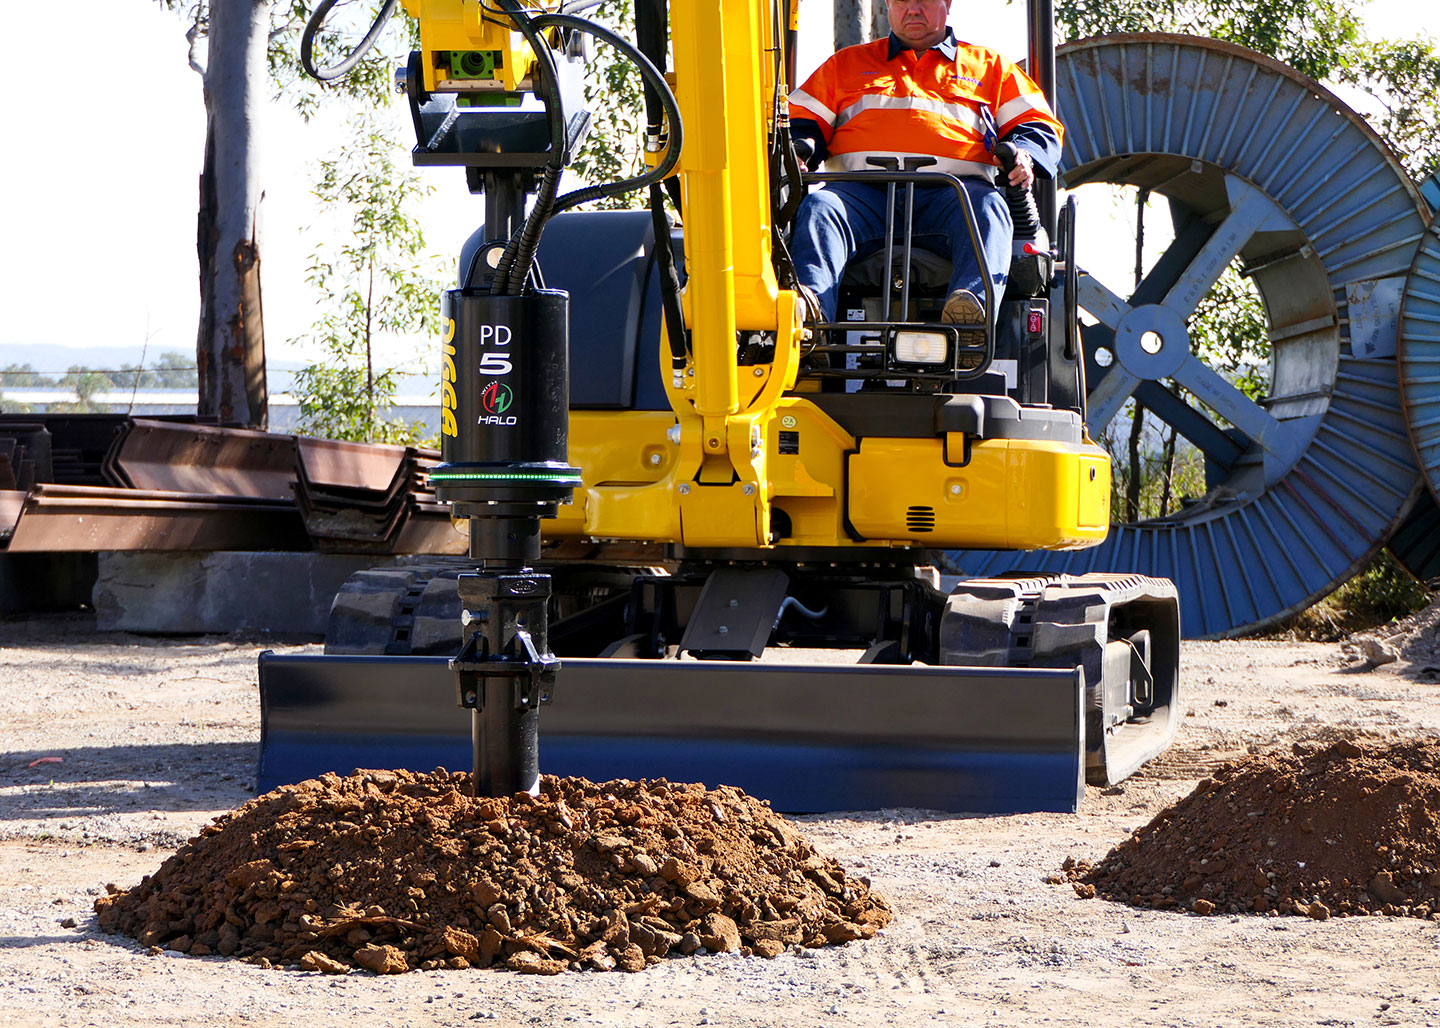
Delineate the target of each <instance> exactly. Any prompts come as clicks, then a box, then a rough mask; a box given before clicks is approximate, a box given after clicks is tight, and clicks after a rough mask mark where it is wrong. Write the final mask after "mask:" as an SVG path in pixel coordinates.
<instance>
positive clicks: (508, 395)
mask: <svg viewBox="0 0 1440 1028" xmlns="http://www.w3.org/2000/svg"><path fill="white" fill-rule="evenodd" d="M514 401H515V393H514V392H513V391H512V390H511V388H510V387H509V386H507V385H505V383H503V382H491V383H490V384H489V385H487V386H486V387H485V390H484V392H482V393H481V394H480V406H482V407H484V408H485V413H486V414H504V413H505V412H506V411H507V410H509V409H510V404H512V403H513V402H514Z"/></svg>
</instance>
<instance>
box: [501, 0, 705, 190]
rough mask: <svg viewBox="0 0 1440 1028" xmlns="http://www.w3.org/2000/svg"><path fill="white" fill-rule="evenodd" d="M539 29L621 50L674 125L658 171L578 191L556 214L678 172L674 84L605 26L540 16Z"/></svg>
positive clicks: (679, 134) (679, 131)
mask: <svg viewBox="0 0 1440 1028" xmlns="http://www.w3.org/2000/svg"><path fill="white" fill-rule="evenodd" d="M502 2H503V0H502ZM530 20H531V23H532V24H533V25H535V26H536V27H541V26H545V25H557V26H560V27H563V28H571V29H576V30H578V31H580V32H585V33H588V34H589V35H592V36H594V37H596V38H597V39H600V40H603V41H604V42H606V43H609V44H610V45H611V46H613V47H615V49H617V50H619V51H620V52H621V53H623V54H624V55H625V56H626V57H628V58H629V59H630V62H631V63H632V64H634V65H635V67H636V68H638V69H639V71H640V75H641V77H642V78H644V79H647V80H648V81H649V82H650V83H651V84H652V85H654V87H655V89H656V91H657V92H658V93H659V94H660V103H661V105H662V106H663V107H664V108H665V114H666V117H667V118H668V119H669V121H670V142H669V146H668V147H667V148H666V150H665V157H664V158H663V159H662V160H661V161H660V163H659V164H657V165H656V166H655V167H653V168H651V169H650V170H649V171H647V172H645V173H644V174H643V175H637V176H635V177H634V178H628V179H622V180H621V181H619V182H608V183H605V184H602V185H598V186H587V187H585V188H584V189H576V190H573V191H572V192H569V193H566V194H565V195H564V196H562V197H560V199H558V200H556V201H555V210H554V213H555V214H559V213H560V212H561V211H565V210H569V209H570V208H571V207H576V206H579V205H580V204H582V203H589V202H590V201H592V200H599V199H601V198H602V197H606V196H618V195H619V194H621V193H628V192H630V191H631V190H634V189H643V188H644V187H646V186H648V185H650V184H651V183H652V182H659V181H661V180H662V179H664V178H665V177H666V176H667V175H669V174H670V172H671V171H673V170H674V169H675V165H676V163H678V162H679V160H680V148H681V146H682V145H683V143H684V126H683V124H682V123H681V119H680V105H679V104H678V103H677V102H676V100H675V94H674V93H673V92H671V91H670V84H669V83H668V82H666V81H665V76H664V75H662V74H661V73H660V70H659V69H658V68H656V67H655V65H654V64H653V63H652V62H651V61H650V58H648V57H646V56H645V55H644V54H643V53H641V52H640V51H639V50H637V49H636V48H635V47H634V46H633V45H632V44H631V43H630V41H629V40H627V39H625V38H624V37H623V36H619V35H616V34H615V33H614V32H611V31H610V30H609V29H607V28H605V27H604V26H603V25H597V24H596V23H595V22H593V21H589V20H587V19H585V18H577V17H574V16H573V15H569V14H537V15H536V16H535V17H534V18H532V19H530Z"/></svg>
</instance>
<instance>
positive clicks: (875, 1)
mask: <svg viewBox="0 0 1440 1028" xmlns="http://www.w3.org/2000/svg"><path fill="white" fill-rule="evenodd" d="M889 31H890V21H889V19H888V18H887V17H886V15H885V0H835V49H836V50H840V49H842V48H844V47H847V46H854V45H856V44H857V43H868V42H870V41H871V40H872V39H879V38H880V37H881V36H883V35H885V34H886V33H887V32H889Z"/></svg>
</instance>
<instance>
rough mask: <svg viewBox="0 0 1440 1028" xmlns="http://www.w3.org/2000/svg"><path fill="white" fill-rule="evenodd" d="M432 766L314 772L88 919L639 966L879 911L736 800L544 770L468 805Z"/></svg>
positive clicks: (475, 958)
mask: <svg viewBox="0 0 1440 1028" xmlns="http://www.w3.org/2000/svg"><path fill="white" fill-rule="evenodd" d="M467 785H468V776H467V775H464V774H458V773H450V772H447V771H445V770H444V769H437V770H436V771H435V772H433V773H431V774H412V773H410V772H406V771H394V772H391V771H357V772H355V773H354V774H353V775H350V776H348V777H344V778H342V777H340V776H338V775H333V774H331V775H324V776H322V777H321V778H319V779H315V780H311V781H307V782H302V783H300V784H299V785H293V786H285V787H283V788H280V789H277V790H275V791H273V792H270V793H267V794H265V795H264V796H260V797H258V798H257V799H255V800H252V801H251V802H249V803H247V804H246V805H245V806H243V807H241V808H240V809H239V810H237V811H235V812H234V813H232V814H229V815H226V816H225V817H223V818H219V819H217V820H216V822H215V823H214V824H211V825H209V826H207V827H206V828H205V829H204V830H203V831H202V832H201V833H200V835H199V836H197V837H196V838H195V839H192V840H191V841H190V842H188V843H186V844H185V845H184V846H183V847H181V849H180V850H179V851H178V852H177V853H176V854H175V855H174V856H172V857H171V858H170V859H168V860H167V861H165V863H164V864H163V865H161V867H160V869H159V870H158V871H156V872H155V874H154V875H150V876H147V877H146V878H145V879H144V880H143V881H142V882H141V883H140V884H139V885H138V886H136V887H135V888H133V889H130V890H128V891H119V890H116V889H114V888H113V887H111V894H110V895H108V896H105V897H102V898H101V899H99V900H97V901H96V903H95V908H96V911H97V912H98V914H99V922H100V927H101V928H103V929H106V930H109V931H117V932H123V933H125V934H128V935H132V936H134V937H135V938H136V939H138V940H139V941H140V942H142V943H145V944H147V945H152V946H163V947H165V948H167V949H171V950H177V951H179V952H182V953H189V954H192V955H205V954H211V953H218V954H221V955H224V956H232V955H233V956H238V957H242V958H248V959H250V960H252V961H254V962H256V963H262V964H267V965H269V964H283V965H293V966H299V967H302V968H306V969H310V970H322V971H331V972H343V971H347V970H349V969H350V968H351V967H364V968H369V969H370V970H373V971H380V972H387V973H390V972H398V971H408V970H413V969H416V968H420V969H426V970H429V969H433V968H437V967H442V966H443V967H451V968H464V967H472V966H473V967H492V966H500V967H508V968H510V969H511V970H514V971H522V972H530V973H540V974H554V973H558V972H560V971H564V970H566V969H567V968H594V969H597V970H612V969H617V968H618V969H621V970H626V971H638V970H641V969H642V968H644V967H645V965H646V964H647V963H655V962H658V961H659V960H660V959H661V958H662V957H664V956H665V955H666V954H668V953H671V952H678V953H682V954H691V953H694V952H696V951H697V950H699V949H700V948H701V947H704V948H705V949H706V950H709V951H722V952H723V951H734V950H739V951H740V952H742V953H746V954H749V953H756V954H759V955H762V956H776V955H778V954H779V953H781V952H782V951H783V950H784V949H785V947H786V945H787V944H792V943H798V944H802V945H805V946H820V945H824V944H826V943H842V942H848V941H850V940H852V939H868V938H871V937H872V936H874V934H875V932H876V931H877V930H878V929H880V928H882V927H884V925H885V924H887V923H888V922H889V920H890V908H889V906H888V905H887V904H886V902H885V900H884V899H882V898H881V897H880V896H878V895H877V894H875V893H873V892H871V891H870V888H869V883H868V881H867V880H866V879H863V878H861V879H856V878H852V877H850V876H849V875H847V874H846V872H845V870H844V869H843V868H841V867H840V865H839V864H838V863H836V862H835V861H834V860H832V859H829V858H827V857H824V856H822V855H820V854H819V853H817V852H816V851H815V848H814V846H812V845H811V844H810V842H809V841H808V840H806V838H805V837H804V836H803V835H801V834H800V833H799V832H797V831H795V829H794V828H793V827H792V826H791V825H790V824H789V823H788V822H786V821H785V820H784V819H783V818H781V817H779V816H778V815H777V814H775V813H774V812H773V811H772V810H771V809H770V808H769V807H768V806H767V805H765V804H763V803H761V802H759V801H757V800H755V799H753V798H751V797H750V796H747V795H746V794H745V793H743V792H741V791H740V790H738V789H733V788H728V787H722V788H719V789H715V790H713V791H712V790H706V789H705V787H704V786H701V785H678V784H671V783H668V782H666V781H664V780H663V779H661V780H654V781H645V782H630V781H616V782H608V783H606V784H603V785H596V784H594V783H592V782H588V781H586V780H584V779H579V778H564V779H556V778H552V777H548V776H547V777H546V778H544V779H543V781H542V783H541V794H540V796H539V797H538V798H537V797H531V796H529V795H525V794H520V795H516V796H513V797H508V798H503V799H477V798H474V797H471V796H469V795H467V793H466V788H467Z"/></svg>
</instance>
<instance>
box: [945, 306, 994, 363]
mask: <svg viewBox="0 0 1440 1028" xmlns="http://www.w3.org/2000/svg"><path fill="white" fill-rule="evenodd" d="M940 320H941V322H943V323H944V324H946V325H973V326H974V330H973V331H968V332H960V333H959V334H958V339H957V342H958V343H959V346H960V350H961V351H962V353H961V354H960V357H961V360H960V361H959V363H958V365H957V366H958V367H961V368H965V367H974V366H975V363H976V362H977V361H978V359H979V356H978V355H979V352H980V351H983V350H984V349H985V305H984V304H983V303H981V302H980V299H979V297H977V296H976V295H975V294H974V293H972V292H970V290H968V289H957V290H955V292H953V293H951V294H950V295H949V296H948V297H946V298H945V307H944V309H942V310H941V311H940ZM966 350H973V351H976V356H975V358H974V359H973V360H969V361H967V360H965V355H964V353H963V351H966Z"/></svg>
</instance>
